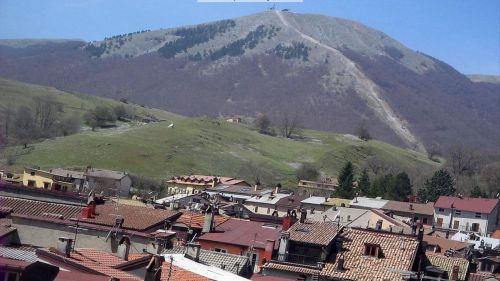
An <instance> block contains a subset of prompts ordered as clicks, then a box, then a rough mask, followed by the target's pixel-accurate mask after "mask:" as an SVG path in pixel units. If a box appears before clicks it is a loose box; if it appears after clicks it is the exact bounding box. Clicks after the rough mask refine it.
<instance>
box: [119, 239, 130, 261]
mask: <svg viewBox="0 0 500 281" xmlns="http://www.w3.org/2000/svg"><path fill="white" fill-rule="evenodd" d="M129 252H130V238H129V237H128V236H123V237H122V239H120V243H119V245H118V252H117V255H118V257H120V258H121V259H123V260H126V261H128V254H129Z"/></svg>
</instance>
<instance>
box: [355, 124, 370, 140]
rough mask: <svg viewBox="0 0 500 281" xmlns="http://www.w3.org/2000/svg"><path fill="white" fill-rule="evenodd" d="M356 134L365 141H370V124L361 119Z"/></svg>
mask: <svg viewBox="0 0 500 281" xmlns="http://www.w3.org/2000/svg"><path fill="white" fill-rule="evenodd" d="M356 134H357V135H358V137H359V138H360V139H362V140H364V141H369V140H371V139H372V137H371V135H370V132H369V131H368V126H367V125H366V122H365V121H361V122H360V123H359V125H358V128H357V129H356Z"/></svg>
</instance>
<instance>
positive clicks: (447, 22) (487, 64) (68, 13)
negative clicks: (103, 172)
mask: <svg viewBox="0 0 500 281" xmlns="http://www.w3.org/2000/svg"><path fill="white" fill-rule="evenodd" d="M276 5H277V7H278V8H290V9H291V10H292V11H294V12H301V13H318V14H326V15H330V16H335V17H342V18H347V19H352V20H356V21H359V22H361V23H363V24H366V25H368V26H370V27H373V28H376V29H378V30H381V31H383V32H385V33H386V34H388V35H389V36H391V37H393V38H395V39H396V40H399V41H400V42H402V43H403V44H405V45H406V46H408V47H410V48H412V49H414V50H418V51H421V52H424V53H427V54H429V55H432V56H434V57H436V58H438V59H441V60H443V61H445V62H447V63H449V64H451V65H452V66H453V67H455V68H456V69H458V70H459V71H461V72H462V73H466V74H469V73H482V74H495V75H500V1H498V0H481V1H478V0H460V1H458V0H411V1H410V0H304V2H303V3H278V4H276ZM270 6H271V4H268V3H198V2H197V1H196V0H0V38H80V39H85V40H95V39H102V38H104V37H106V36H112V35H116V34H122V33H128V32H133V31H137V30H142V29H158V28H167V27H174V26H181V25H186V24H195V23H203V22H206V21H212V20H218V19H223V18H232V17H237V16H242V15H246V14H250V13H255V12H259V11H262V10H264V9H266V8H268V7H270Z"/></svg>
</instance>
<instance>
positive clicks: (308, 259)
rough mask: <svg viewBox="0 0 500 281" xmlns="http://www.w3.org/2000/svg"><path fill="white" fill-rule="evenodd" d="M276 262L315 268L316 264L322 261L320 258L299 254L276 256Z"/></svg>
mask: <svg viewBox="0 0 500 281" xmlns="http://www.w3.org/2000/svg"><path fill="white" fill-rule="evenodd" d="M278 261H281V262H290V263H298V264H305V265H313V266H316V265H317V264H318V262H321V261H322V260H321V258H320V257H315V256H306V255H300V254H278Z"/></svg>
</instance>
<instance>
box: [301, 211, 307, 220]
mask: <svg viewBox="0 0 500 281" xmlns="http://www.w3.org/2000/svg"><path fill="white" fill-rule="evenodd" d="M306 218H307V211H306V210H304V209H302V210H300V223H305V222H306Z"/></svg>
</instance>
